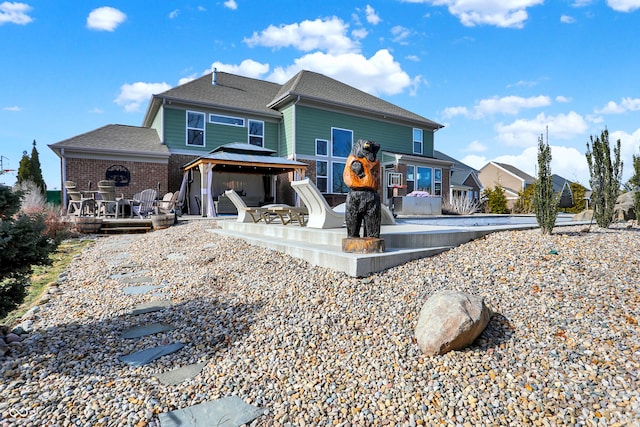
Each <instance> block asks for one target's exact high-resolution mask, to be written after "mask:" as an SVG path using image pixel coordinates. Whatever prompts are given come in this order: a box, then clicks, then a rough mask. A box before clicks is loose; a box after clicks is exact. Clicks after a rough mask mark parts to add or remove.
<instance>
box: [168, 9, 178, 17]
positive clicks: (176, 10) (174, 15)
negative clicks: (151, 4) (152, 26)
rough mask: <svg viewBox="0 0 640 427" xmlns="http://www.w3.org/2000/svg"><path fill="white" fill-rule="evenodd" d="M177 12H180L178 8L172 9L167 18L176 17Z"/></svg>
mask: <svg viewBox="0 0 640 427" xmlns="http://www.w3.org/2000/svg"><path fill="white" fill-rule="evenodd" d="M179 14H180V9H175V10H172V11H171V13H169V19H174V18H177V17H178V15H179Z"/></svg>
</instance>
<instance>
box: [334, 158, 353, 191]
mask: <svg viewBox="0 0 640 427" xmlns="http://www.w3.org/2000/svg"><path fill="white" fill-rule="evenodd" d="M345 165H346V163H340V162H334V163H332V164H331V169H332V170H333V176H332V178H333V179H332V180H331V183H332V184H331V185H332V186H333V188H332V189H331V190H332V191H331V192H332V193H338V194H343V193H348V192H349V187H347V186H346V185H345V184H344V181H343V180H342V174H343V173H344V167H345Z"/></svg>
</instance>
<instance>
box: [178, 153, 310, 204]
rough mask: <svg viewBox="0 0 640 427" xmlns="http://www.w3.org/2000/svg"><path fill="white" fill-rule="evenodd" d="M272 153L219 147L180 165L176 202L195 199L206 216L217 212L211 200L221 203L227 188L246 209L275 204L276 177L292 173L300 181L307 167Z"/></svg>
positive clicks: (188, 202) (276, 195)
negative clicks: (178, 193)
mask: <svg viewBox="0 0 640 427" xmlns="http://www.w3.org/2000/svg"><path fill="white" fill-rule="evenodd" d="M275 153H276V152H275V151H273V150H270V149H268V148H263V147H258V146H255V145H251V144H247V143H242V142H233V143H230V144H225V145H222V146H220V147H218V148H216V149H215V150H212V151H211V152H209V153H208V154H205V155H204V156H200V157H198V158H197V159H194V160H192V161H190V162H189V163H187V164H186V165H184V166H183V171H184V176H183V180H182V185H181V186H180V197H179V199H180V200H183V198H184V197H185V196H186V197H187V206H190V204H191V203H190V202H191V199H193V200H195V202H196V203H198V204H199V205H201V207H200V214H202V216H209V217H211V216H216V214H217V213H218V212H217V210H216V209H215V203H214V199H218V202H220V200H221V198H223V197H224V196H223V195H224V192H225V190H229V189H233V190H235V191H236V192H237V193H238V194H240V195H241V196H242V197H243V198H245V199H246V200H247V205H249V206H252V205H253V206H257V205H259V204H262V203H276V202H277V199H278V191H277V180H278V175H281V174H285V173H293V175H294V177H293V179H302V178H304V176H305V171H306V168H307V164H306V163H302V162H299V161H296V160H291V159H287V158H284V157H276V156H274V154H275ZM218 205H219V203H218ZM219 206H220V205H219ZM220 207H221V208H222V206H220ZM190 211H191V210H189V212H190Z"/></svg>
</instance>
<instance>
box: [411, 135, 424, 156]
mask: <svg viewBox="0 0 640 427" xmlns="http://www.w3.org/2000/svg"><path fill="white" fill-rule="evenodd" d="M413 152H414V154H422V129H413Z"/></svg>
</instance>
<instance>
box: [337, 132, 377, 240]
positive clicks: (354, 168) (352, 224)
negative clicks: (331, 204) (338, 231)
mask: <svg viewBox="0 0 640 427" xmlns="http://www.w3.org/2000/svg"><path fill="white" fill-rule="evenodd" d="M378 151H380V145H379V144H378V143H376V142H374V141H368V140H364V139H359V140H358V141H357V142H356V143H355V144H354V145H353V148H352V149H351V154H349V157H348V158H347V164H346V165H345V168H344V173H343V176H342V177H343V180H344V183H345V185H346V186H347V187H349V193H348V194H347V200H346V207H345V223H346V224H347V236H348V237H349V238H355V237H360V227H361V226H362V225H363V224H364V236H363V237H373V238H379V237H380V220H381V212H380V194H379V193H378V188H379V187H380V161H379V160H378V159H377V158H376V156H377V154H378Z"/></svg>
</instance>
